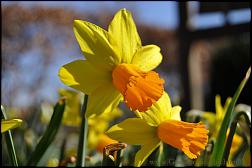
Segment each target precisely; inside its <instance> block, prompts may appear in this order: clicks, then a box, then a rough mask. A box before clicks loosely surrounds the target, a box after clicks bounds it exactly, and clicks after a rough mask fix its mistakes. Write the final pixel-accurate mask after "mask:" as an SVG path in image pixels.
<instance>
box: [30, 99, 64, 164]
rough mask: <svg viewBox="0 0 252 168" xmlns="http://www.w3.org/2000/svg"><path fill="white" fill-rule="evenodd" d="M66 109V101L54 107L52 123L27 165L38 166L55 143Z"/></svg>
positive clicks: (60, 101)
mask: <svg viewBox="0 0 252 168" xmlns="http://www.w3.org/2000/svg"><path fill="white" fill-rule="evenodd" d="M64 109H65V99H60V100H59V101H58V103H57V104H56V105H55V106H54V111H53V115H52V118H51V120H50V123H49V125H48V127H47V129H46V131H45V133H44V135H43V136H42V138H41V140H40V141H39V143H38V145H37V146H36V149H35V151H34V152H33V153H32V154H31V158H30V159H29V161H28V163H27V165H29V166H31V165H32V166H36V165H37V163H38V162H39V160H40V159H41V157H42V156H43V154H44V153H45V151H46V150H47V148H48V147H49V146H50V144H51V143H52V142H53V140H54V138H55V136H56V134H57V132H58V129H59V127H60V124H61V120H62V117H63V113H64Z"/></svg>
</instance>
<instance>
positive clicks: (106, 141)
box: [96, 134, 118, 153]
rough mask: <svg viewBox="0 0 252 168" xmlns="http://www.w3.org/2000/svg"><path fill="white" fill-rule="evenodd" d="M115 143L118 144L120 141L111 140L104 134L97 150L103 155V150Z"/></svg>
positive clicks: (100, 138)
mask: <svg viewBox="0 0 252 168" xmlns="http://www.w3.org/2000/svg"><path fill="white" fill-rule="evenodd" d="M114 143H118V141H116V140H114V139H111V138H110V137H108V136H107V135H106V134H102V135H101V136H100V137H99V140H98V143H97V146H96V150H97V151H99V152H100V153H103V150H104V148H105V147H106V146H107V145H110V144H114Z"/></svg>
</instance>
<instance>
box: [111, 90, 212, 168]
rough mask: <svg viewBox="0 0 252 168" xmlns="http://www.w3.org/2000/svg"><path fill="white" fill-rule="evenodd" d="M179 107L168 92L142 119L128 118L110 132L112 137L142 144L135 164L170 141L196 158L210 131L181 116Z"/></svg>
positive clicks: (139, 163) (133, 143) (192, 157)
mask: <svg viewBox="0 0 252 168" xmlns="http://www.w3.org/2000/svg"><path fill="white" fill-rule="evenodd" d="M180 110H181V107H180V106H175V107H172V106H171V102H170V98H169V96H168V94H166V93H165V92H164V94H163V96H162V97H161V98H160V99H159V100H158V101H157V102H156V103H154V104H153V105H152V106H151V108H150V109H149V110H148V111H146V112H145V113H138V116H139V117H140V118H129V119H126V120H124V121H123V122H121V123H119V124H117V125H114V126H113V127H111V128H110V129H109V130H108V131H107V135H108V136H110V137H111V138H113V139H115V140H118V141H121V142H125V143H128V144H132V145H141V149H140V150H139V151H138V152H137V153H136V156H135V163H134V165H135V166H141V165H142V164H143V162H144V160H145V159H146V158H147V157H148V156H149V155H150V154H151V153H152V152H153V151H154V150H155V149H156V148H157V147H158V146H159V145H160V143H161V142H164V143H167V144H169V145H171V146H173V147H175V148H177V149H179V150H181V151H183V152H184V153H185V154H186V155H187V156H188V157H189V158H190V159H196V158H197V157H198V156H199V155H200V152H201V151H202V150H204V149H205V146H206V145H207V142H208V135H207V134H208V130H207V129H206V128H205V125H204V124H203V123H201V122H200V123H188V122H183V121H181V119H180Z"/></svg>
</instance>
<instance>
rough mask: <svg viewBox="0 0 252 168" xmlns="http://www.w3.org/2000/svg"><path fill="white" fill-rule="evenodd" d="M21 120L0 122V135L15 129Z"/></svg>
mask: <svg viewBox="0 0 252 168" xmlns="http://www.w3.org/2000/svg"><path fill="white" fill-rule="evenodd" d="M22 122H23V121H22V120H20V119H10V120H2V121H1V133H4V132H6V131H8V130H10V129H14V128H17V127H19V126H21V124H22Z"/></svg>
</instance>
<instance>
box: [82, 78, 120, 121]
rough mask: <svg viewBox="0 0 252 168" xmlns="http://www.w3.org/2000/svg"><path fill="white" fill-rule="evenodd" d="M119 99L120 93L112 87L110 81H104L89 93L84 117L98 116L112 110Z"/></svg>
mask: <svg viewBox="0 0 252 168" xmlns="http://www.w3.org/2000/svg"><path fill="white" fill-rule="evenodd" d="M121 100H122V95H121V93H120V92H119V91H117V90H116V89H115V88H114V86H113V85H112V83H106V84H104V85H102V86H100V87H98V88H96V89H95V90H94V91H93V92H92V93H91V94H90V95H89V97H88V105H87V111H86V117H87V118H93V117H98V116H99V115H101V114H103V113H107V112H109V111H113V110H114V109H115V108H116V107H117V105H118V104H119V102H120V101H121Z"/></svg>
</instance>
